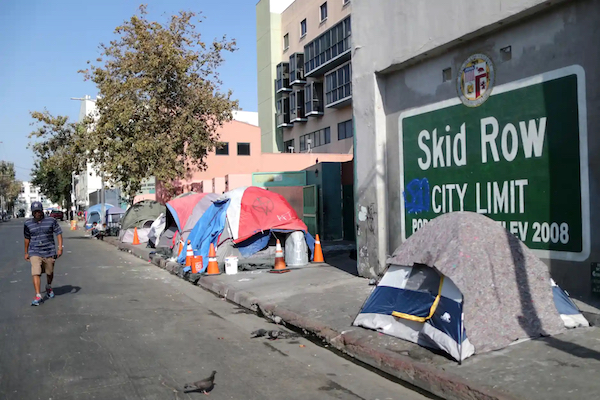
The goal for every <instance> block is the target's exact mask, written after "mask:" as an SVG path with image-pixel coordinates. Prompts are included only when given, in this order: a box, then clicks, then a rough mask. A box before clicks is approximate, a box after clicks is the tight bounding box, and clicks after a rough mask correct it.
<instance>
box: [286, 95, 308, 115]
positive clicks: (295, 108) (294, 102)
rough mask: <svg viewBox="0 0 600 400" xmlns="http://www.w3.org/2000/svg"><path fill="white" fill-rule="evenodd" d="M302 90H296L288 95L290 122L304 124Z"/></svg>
mask: <svg viewBox="0 0 600 400" xmlns="http://www.w3.org/2000/svg"><path fill="white" fill-rule="evenodd" d="M304 109H305V103H304V90H297V91H295V92H293V93H292V94H291V95H290V122H292V123H294V122H306V121H308V119H307V118H306V115H305V110H304Z"/></svg>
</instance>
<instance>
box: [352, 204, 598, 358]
mask: <svg viewBox="0 0 600 400" xmlns="http://www.w3.org/2000/svg"><path fill="white" fill-rule="evenodd" d="M387 264H388V265H389V269H388V271H387V272H386V274H385V275H384V277H383V278H382V280H381V281H380V282H379V284H378V286H377V288H376V289H375V290H374V291H373V293H372V294H371V296H370V297H369V299H368V300H367V302H366V303H365V305H364V306H363V309H362V310H361V313H360V314H359V315H358V316H357V318H356V320H355V321H354V325H357V326H364V327H367V328H371V329H377V330H380V331H382V332H385V333H388V334H390V335H393V336H397V337H401V338H403V339H406V340H410V341H413V342H415V343H419V344H421V345H424V346H427V347H433V348H439V349H441V350H444V351H446V352H447V353H449V354H450V355H451V356H453V357H454V358H456V359H457V360H459V361H460V360H461V359H464V358H465V357H468V356H469V355H471V354H473V353H482V352H487V351H491V350H496V349H501V348H504V347H506V346H508V345H509V344H511V343H513V342H514V341H516V340H518V339H525V338H533V337H539V336H547V335H554V334H557V333H560V332H562V331H563V330H564V329H565V326H567V327H577V326H588V323H587V321H586V320H585V318H583V316H581V314H580V313H579V310H577V308H576V307H575V305H574V304H573V303H572V302H571V301H570V299H569V298H568V296H567V294H566V293H565V292H564V291H562V290H561V289H560V288H558V287H557V286H555V284H554V283H553V282H552V280H551V279H550V273H549V271H548V267H547V266H546V265H545V264H544V263H543V262H542V261H540V260H539V259H538V258H537V257H536V256H535V255H534V254H533V253H532V252H531V250H529V248H527V246H525V244H523V243H522V242H521V241H520V240H519V239H517V238H516V237H515V236H514V235H512V234H511V233H510V232H508V231H507V230H506V229H504V228H503V227H502V226H501V225H500V224H498V223H497V222H495V221H493V220H492V219H490V218H487V217H485V216H483V215H480V214H476V213H471V212H455V213H450V214H445V215H442V216H440V217H438V218H436V219H434V220H432V221H430V222H429V223H428V224H426V225H425V226H423V228H421V229H420V230H419V231H417V232H416V233H414V234H413V235H412V236H411V237H410V238H408V240H406V241H405V242H404V243H403V244H402V245H400V246H399V247H398V248H397V249H396V251H395V252H394V254H393V256H392V257H391V258H389V259H388V260H387ZM563 304H564V305H565V306H563ZM564 314H567V315H564ZM463 320H464V324H463V322H462V321H463Z"/></svg>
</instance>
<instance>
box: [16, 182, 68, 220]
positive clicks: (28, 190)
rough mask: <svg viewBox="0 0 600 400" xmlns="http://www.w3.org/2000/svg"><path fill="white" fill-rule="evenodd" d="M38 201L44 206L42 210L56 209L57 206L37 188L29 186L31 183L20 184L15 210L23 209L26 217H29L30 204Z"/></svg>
mask: <svg viewBox="0 0 600 400" xmlns="http://www.w3.org/2000/svg"><path fill="white" fill-rule="evenodd" d="M35 201H39V202H41V203H42V205H43V206H44V209H46V208H50V207H56V208H58V205H56V204H52V203H51V202H50V201H49V200H48V199H47V198H46V197H45V196H44V195H43V194H42V192H40V189H39V188H38V187H37V186H34V185H32V184H31V182H22V183H21V191H20V193H19V197H18V198H17V201H16V204H15V209H20V208H22V209H24V210H25V215H26V216H27V217H30V216H31V203H33V202H35Z"/></svg>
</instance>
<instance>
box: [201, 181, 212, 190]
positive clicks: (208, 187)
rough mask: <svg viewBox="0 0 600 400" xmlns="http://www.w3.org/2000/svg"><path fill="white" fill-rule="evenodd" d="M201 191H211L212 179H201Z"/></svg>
mask: <svg viewBox="0 0 600 400" xmlns="http://www.w3.org/2000/svg"><path fill="white" fill-rule="evenodd" d="M201 185H202V193H213V183H212V179H202V181H201Z"/></svg>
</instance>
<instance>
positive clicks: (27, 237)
mask: <svg viewBox="0 0 600 400" xmlns="http://www.w3.org/2000/svg"><path fill="white" fill-rule="evenodd" d="M23 235H24V236H25V259H26V260H29V240H30V239H31V234H30V233H29V228H28V227H27V225H24V226H23Z"/></svg>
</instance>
